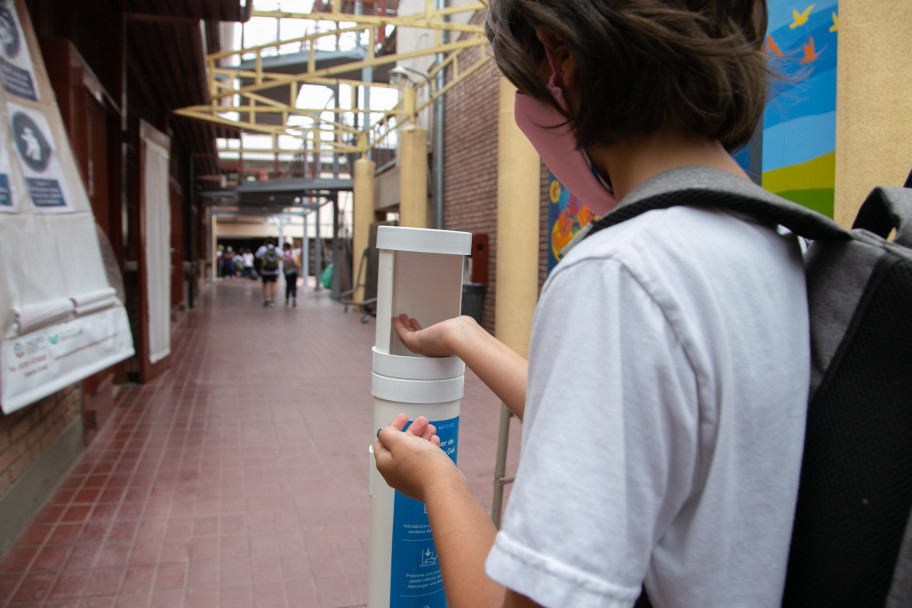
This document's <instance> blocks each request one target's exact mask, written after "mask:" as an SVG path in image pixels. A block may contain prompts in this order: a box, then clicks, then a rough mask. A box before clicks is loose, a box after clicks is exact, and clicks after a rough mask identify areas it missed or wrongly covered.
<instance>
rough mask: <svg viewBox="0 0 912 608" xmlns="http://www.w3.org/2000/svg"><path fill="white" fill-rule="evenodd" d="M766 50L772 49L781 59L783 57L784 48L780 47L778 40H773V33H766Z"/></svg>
mask: <svg viewBox="0 0 912 608" xmlns="http://www.w3.org/2000/svg"><path fill="white" fill-rule="evenodd" d="M766 50H767V51H772V52H773V53H774V54H775V55H776V57H778V58H779V59H782V49H780V48H779V45H778V44H776V41H775V40H773V35H772V34H767V35H766Z"/></svg>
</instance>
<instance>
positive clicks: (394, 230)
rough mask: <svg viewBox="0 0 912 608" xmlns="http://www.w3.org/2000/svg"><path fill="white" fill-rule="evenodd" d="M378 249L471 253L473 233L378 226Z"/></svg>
mask: <svg viewBox="0 0 912 608" xmlns="http://www.w3.org/2000/svg"><path fill="white" fill-rule="evenodd" d="M377 249H388V250H393V251H414V252H416V253H448V254H451V255H469V254H470V253H471V252H472V233H471V232H457V231H455V230H433V229H430V228H406V227H404V226H380V227H378V228H377Z"/></svg>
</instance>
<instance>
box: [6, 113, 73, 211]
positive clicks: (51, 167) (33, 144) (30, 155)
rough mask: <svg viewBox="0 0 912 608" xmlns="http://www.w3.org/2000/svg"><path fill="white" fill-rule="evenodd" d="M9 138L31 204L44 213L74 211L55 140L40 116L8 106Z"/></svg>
mask: <svg viewBox="0 0 912 608" xmlns="http://www.w3.org/2000/svg"><path fill="white" fill-rule="evenodd" d="M7 108H8V110H9V120H10V137H12V139H13V142H12V143H13V148H14V149H15V150H16V152H17V154H16V158H18V160H19V164H20V165H21V167H22V173H23V174H24V175H25V184H26V187H27V188H28V193H29V197H30V198H31V199H32V204H33V205H34V206H35V207H36V208H37V209H38V210H40V211H44V212H50V213H55V212H67V211H72V210H73V209H72V207H71V204H70V197H69V194H68V192H67V186H66V180H65V179H64V176H63V170H62V169H61V167H60V162H59V161H58V159H57V155H56V154H55V152H56V149H57V148H56V146H55V145H54V138H53V136H52V135H51V129H50V126H48V122H47V119H45V117H44V115H43V114H42V113H41V112H38V111H36V110H31V109H29V108H25V107H23V106H20V105H16V104H13V103H8V104H7Z"/></svg>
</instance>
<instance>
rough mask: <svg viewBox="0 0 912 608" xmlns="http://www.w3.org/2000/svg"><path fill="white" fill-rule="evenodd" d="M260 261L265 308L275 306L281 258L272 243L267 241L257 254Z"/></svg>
mask: <svg viewBox="0 0 912 608" xmlns="http://www.w3.org/2000/svg"><path fill="white" fill-rule="evenodd" d="M256 259H258V260H260V278H261V280H262V281H263V306H275V300H276V281H278V279H279V261H280V260H281V256H280V255H279V252H278V251H277V250H276V247H275V245H274V244H273V243H272V241H270V240H267V241H266V242H265V243H264V244H263V246H262V247H260V248H259V249H258V250H257V252H256Z"/></svg>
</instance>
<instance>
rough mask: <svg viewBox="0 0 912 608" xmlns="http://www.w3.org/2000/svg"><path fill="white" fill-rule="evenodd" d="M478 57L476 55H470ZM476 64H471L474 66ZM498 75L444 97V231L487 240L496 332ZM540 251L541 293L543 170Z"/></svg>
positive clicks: (487, 305) (485, 72)
mask: <svg viewBox="0 0 912 608" xmlns="http://www.w3.org/2000/svg"><path fill="white" fill-rule="evenodd" d="M468 52H471V53H478V52H479V51H478V50H476V49H473V50H471V51H468ZM473 60H474V58H472V59H469V60H467V65H471V62H472V61H473ZM499 77H500V72H499V71H498V70H497V66H496V65H495V64H494V62H493V61H491V62H489V63H488V64H486V65H485V66H484V67H482V68H481V69H479V70H478V71H477V72H475V73H474V74H473V75H472V76H470V77H469V78H467V79H466V80H464V81H463V82H461V83H460V84H459V86H457V87H455V88H454V89H453V90H452V91H450V92H449V93H448V94H447V96H446V124H445V127H444V154H445V156H446V161H445V163H444V221H443V227H444V228H445V229H446V230H464V231H467V232H472V233H484V234H487V235H488V237H489V239H490V246H489V250H488V286H487V290H486V293H485V296H484V302H483V311H482V324H483V325H484V327H485V328H486V329H488V330H489V331H491V332H493V331H494V293H495V290H496V288H497V272H496V270H497V266H496V264H497V262H496V259H497V112H498V103H499V86H500V81H499ZM541 181H542V186H541V188H542V197H541V201H542V203H541V204H542V207H541V209H542V212H541V215H540V222H541V229H540V232H541V236H540V240H541V242H542V246H541V247H540V250H539V289H540V288H541V285H542V283H543V282H544V278H545V274H544V273H545V272H546V271H547V260H548V257H547V253H548V250H547V249H546V247H547V232H548V226H547V224H548V207H547V201H548V192H547V189H548V183H547V181H548V178H547V170H546V169H545V168H544V165H543V166H542V174H541Z"/></svg>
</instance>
